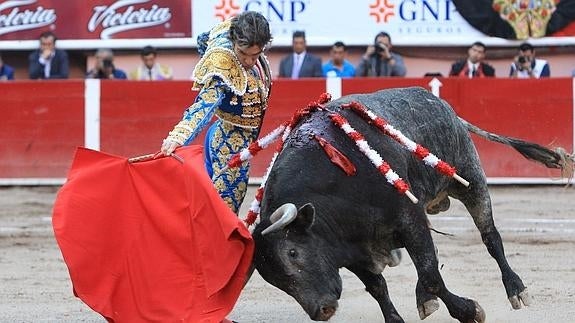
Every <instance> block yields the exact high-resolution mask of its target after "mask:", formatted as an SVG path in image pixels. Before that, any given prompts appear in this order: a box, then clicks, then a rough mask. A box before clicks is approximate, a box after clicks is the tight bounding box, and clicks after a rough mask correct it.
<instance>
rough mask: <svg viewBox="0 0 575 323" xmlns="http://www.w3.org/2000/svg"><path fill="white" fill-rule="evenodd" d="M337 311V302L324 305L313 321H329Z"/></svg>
mask: <svg viewBox="0 0 575 323" xmlns="http://www.w3.org/2000/svg"><path fill="white" fill-rule="evenodd" d="M336 310H337V301H333V302H327V303H324V304H322V305H321V306H320V307H319V308H318V310H317V312H316V315H315V317H313V318H312V319H313V320H314V321H327V320H329V319H330V318H331V317H332V316H333V315H334V314H335V311H336Z"/></svg>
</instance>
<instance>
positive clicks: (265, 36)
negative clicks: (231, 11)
mask: <svg viewBox="0 0 575 323" xmlns="http://www.w3.org/2000/svg"><path fill="white" fill-rule="evenodd" d="M229 38H230V40H231V41H232V43H234V44H237V45H239V46H241V47H252V46H254V45H257V46H258V47H260V48H263V47H264V46H266V45H267V44H268V43H269V42H270V40H271V39H272V35H271V33H270V25H269V23H268V21H267V20H266V18H265V17H264V16H263V15H262V14H260V13H258V12H255V11H246V12H243V13H241V14H239V15H237V16H235V17H233V18H232V22H231V26H230V36H229Z"/></svg>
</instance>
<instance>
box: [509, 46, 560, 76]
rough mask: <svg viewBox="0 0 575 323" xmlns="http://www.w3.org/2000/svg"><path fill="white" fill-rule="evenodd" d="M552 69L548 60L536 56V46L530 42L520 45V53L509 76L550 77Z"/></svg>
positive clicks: (512, 65)
mask: <svg viewBox="0 0 575 323" xmlns="http://www.w3.org/2000/svg"><path fill="white" fill-rule="evenodd" d="M550 75H551V69H550V67H549V63H548V62H547V61H546V60H543V59H538V58H535V48H534V47H533V45H531V44H529V43H523V44H521V45H519V54H518V55H517V56H515V58H514V60H513V63H511V70H510V71H509V77H512V78H541V77H549V76H550Z"/></svg>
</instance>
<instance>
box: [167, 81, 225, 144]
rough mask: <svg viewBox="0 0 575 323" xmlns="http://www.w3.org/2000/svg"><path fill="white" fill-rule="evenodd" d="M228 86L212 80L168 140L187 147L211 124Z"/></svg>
mask: <svg viewBox="0 0 575 323" xmlns="http://www.w3.org/2000/svg"><path fill="white" fill-rule="evenodd" d="M225 87H226V85H225V84H224V83H223V82H222V81H221V80H219V79H218V78H212V79H211V80H210V81H209V82H208V83H207V84H206V85H204V86H203V87H202V88H201V90H200V93H198V97H197V98H196V101H195V102H194V104H192V105H191V106H190V107H189V108H187V109H186V110H185V111H184V116H183V118H182V120H181V121H180V122H179V123H178V124H177V125H176V126H175V127H174V129H173V130H172V131H170V133H169V135H168V137H167V138H166V140H170V141H174V142H176V143H178V144H179V145H180V146H181V145H187V144H189V143H190V142H192V141H193V140H194V138H196V136H197V135H198V134H199V133H200V132H202V130H203V129H204V128H205V127H206V126H207V125H208V124H209V123H210V121H211V120H212V117H213V116H214V113H215V112H216V109H217V107H218V106H219V105H220V104H221V102H222V99H223V98H224V95H225Z"/></svg>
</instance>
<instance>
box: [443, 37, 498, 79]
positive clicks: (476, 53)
mask: <svg viewBox="0 0 575 323" xmlns="http://www.w3.org/2000/svg"><path fill="white" fill-rule="evenodd" d="M486 51H487V48H486V47H485V44H483V43H482V42H475V43H473V44H472V45H471V47H469V49H468V50H467V59H462V60H459V61H457V62H455V63H453V65H451V70H450V71H449V76H456V77H467V78H476V77H494V76H495V69H494V68H493V67H492V66H491V65H489V64H487V63H485V62H484V61H483V60H484V59H485V52H486Z"/></svg>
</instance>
